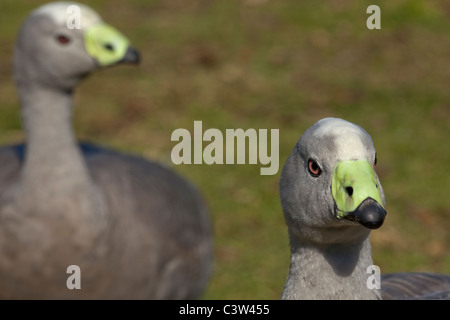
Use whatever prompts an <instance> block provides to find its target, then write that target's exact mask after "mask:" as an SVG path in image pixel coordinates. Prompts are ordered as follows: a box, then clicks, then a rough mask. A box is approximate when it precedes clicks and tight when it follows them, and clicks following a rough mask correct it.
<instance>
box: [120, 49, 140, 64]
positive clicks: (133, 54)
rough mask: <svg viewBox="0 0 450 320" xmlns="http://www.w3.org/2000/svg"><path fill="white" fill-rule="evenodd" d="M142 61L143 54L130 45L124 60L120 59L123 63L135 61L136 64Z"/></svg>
mask: <svg viewBox="0 0 450 320" xmlns="http://www.w3.org/2000/svg"><path fill="white" fill-rule="evenodd" d="M140 61H141V55H140V54H139V52H138V51H137V50H136V49H135V48H133V47H128V49H127V51H126V52H125V55H124V57H123V58H122V60H120V62H122V63H134V64H138V63H139V62H140Z"/></svg>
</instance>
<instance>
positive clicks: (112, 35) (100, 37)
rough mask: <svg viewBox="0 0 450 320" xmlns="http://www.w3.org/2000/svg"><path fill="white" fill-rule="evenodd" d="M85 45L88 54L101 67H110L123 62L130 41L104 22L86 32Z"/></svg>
mask: <svg viewBox="0 0 450 320" xmlns="http://www.w3.org/2000/svg"><path fill="white" fill-rule="evenodd" d="M84 43H85V46H86V50H87V52H88V53H89V54H90V55H91V56H92V57H94V58H95V59H96V60H97V61H98V63H99V64H100V65H101V66H108V65H111V64H114V63H116V62H118V61H119V60H121V59H122V58H123V57H124V56H125V53H126V51H127V48H128V46H129V41H128V39H127V38H126V37H125V36H124V35H122V34H121V33H120V32H119V31H117V30H116V29H115V28H114V27H112V26H110V25H108V24H106V23H104V22H100V23H97V24H95V25H93V26H91V27H89V29H87V30H86V32H85V35H84Z"/></svg>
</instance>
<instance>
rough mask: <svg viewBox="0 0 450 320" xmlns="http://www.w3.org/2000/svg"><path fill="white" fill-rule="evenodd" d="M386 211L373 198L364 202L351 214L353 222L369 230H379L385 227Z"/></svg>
mask: <svg viewBox="0 0 450 320" xmlns="http://www.w3.org/2000/svg"><path fill="white" fill-rule="evenodd" d="M385 217H386V210H384V208H383V207H382V206H381V205H380V204H379V203H378V202H376V201H375V200H373V199H372V198H368V199H366V200H364V201H363V202H362V203H361V204H360V205H359V207H358V208H357V209H356V210H355V211H353V212H351V213H349V218H351V220H354V221H357V222H359V223H360V224H361V225H363V226H364V227H366V228H368V229H378V228H379V227H381V226H382V225H383V222H384V218H385Z"/></svg>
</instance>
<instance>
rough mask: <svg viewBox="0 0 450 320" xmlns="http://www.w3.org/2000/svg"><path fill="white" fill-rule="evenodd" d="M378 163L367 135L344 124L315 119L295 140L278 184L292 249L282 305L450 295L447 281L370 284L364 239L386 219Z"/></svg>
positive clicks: (419, 276)
mask: <svg viewBox="0 0 450 320" xmlns="http://www.w3.org/2000/svg"><path fill="white" fill-rule="evenodd" d="M376 161H377V160H376V151H375V147H374V144H373V141H372V138H371V137H370V135H369V134H368V133H367V132H366V131H364V129H362V128H361V127H359V126H357V125H355V124H353V123H350V122H348V121H345V120H342V119H337V118H325V119H322V120H319V121H318V122H316V123H315V124H314V125H313V126H312V127H310V128H309V129H308V130H306V132H305V133H304V134H303V135H302V136H301V137H300V139H299V141H298V142H297V144H296V146H295V147H294V149H293V150H292V152H291V154H290V155H289V157H288V159H287V161H286V164H285V165H284V168H283V171H282V174H281V178H280V197H281V203H282V207H283V212H284V217H285V220H286V224H287V226H288V233H289V240H290V247H291V262H290V268H289V275H288V278H287V281H286V283H285V286H284V289H283V293H282V299H381V298H385V299H420V298H431V299H445V298H449V297H450V295H449V293H450V276H447V275H440V274H431V273H399V274H389V275H386V276H383V277H382V279H381V285H380V287H381V290H377V289H376V283H373V282H371V285H368V278H369V276H371V274H372V273H373V271H372V270H371V269H369V270H368V268H369V267H370V266H371V265H373V260H372V255H371V248H370V242H369V234H370V231H371V229H376V228H379V227H380V226H381V225H382V224H383V221H384V218H385V216H386V211H385V208H384V207H385V196H384V192H383V188H382V186H381V184H380V181H379V180H378V176H377V174H376V173H375V170H374V167H375V165H376ZM368 272H369V273H368ZM370 281H371V280H370ZM380 291H381V292H380Z"/></svg>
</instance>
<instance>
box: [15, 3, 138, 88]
mask: <svg viewBox="0 0 450 320" xmlns="http://www.w3.org/2000/svg"><path fill="white" fill-rule="evenodd" d="M121 62H125V63H138V62H139V54H138V52H137V51H136V50H135V49H134V48H132V47H131V46H130V44H129V41H128V40H127V38H126V37H125V36H123V35H122V34H121V33H120V32H119V31H117V30H116V29H115V28H113V27H112V26H110V25H108V24H106V23H105V22H103V20H102V19H101V17H100V16H99V15H98V14H97V13H96V12H95V11H93V10H92V9H91V8H89V7H87V6H85V5H82V4H79V3H74V2H53V3H49V4H45V5H43V6H41V7H39V8H37V9H35V10H34V11H33V12H32V13H31V14H30V15H29V16H28V17H27V18H26V19H25V21H24V22H23V24H22V26H21V28H20V31H19V34H18V37H17V41H16V45H15V50H14V72H15V80H16V82H17V84H18V85H27V84H28V85H31V84H33V85H39V86H42V87H51V88H57V89H62V90H71V89H73V88H74V87H75V86H76V85H77V84H78V82H79V81H80V80H81V79H83V78H84V77H85V76H86V75H88V74H89V73H91V72H92V71H94V70H96V69H98V68H101V67H106V66H111V65H114V64H117V63H121Z"/></svg>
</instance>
